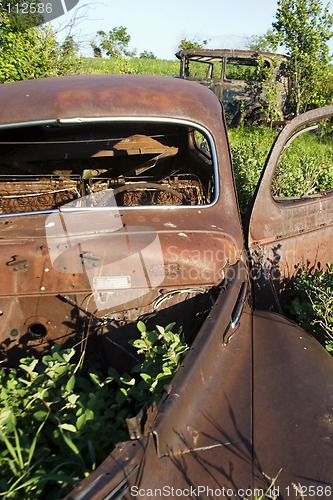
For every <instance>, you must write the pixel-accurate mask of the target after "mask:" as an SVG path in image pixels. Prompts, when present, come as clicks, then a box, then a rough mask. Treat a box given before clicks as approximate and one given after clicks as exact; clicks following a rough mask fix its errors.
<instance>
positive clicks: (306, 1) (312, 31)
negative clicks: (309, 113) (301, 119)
mask: <svg viewBox="0 0 333 500" xmlns="http://www.w3.org/2000/svg"><path fill="white" fill-rule="evenodd" d="M332 28H333V14H332V13H331V12H330V8H329V4H328V5H326V6H324V5H323V2H322V1H321V0H278V2H277V12H276V15H275V21H274V22H273V23H272V28H271V29H269V30H268V31H267V32H266V34H265V35H263V36H259V37H253V38H252V43H251V45H250V47H251V49H253V50H271V51H273V52H276V51H277V50H278V49H279V48H282V50H283V51H284V53H285V54H286V55H287V56H288V57H289V62H288V74H289V77H290V80H291V82H292V84H291V89H290V100H289V104H290V112H292V113H294V114H295V115H298V114H300V113H302V112H304V111H306V110H307V109H311V108H314V107H318V106H323V105H324V104H326V103H328V102H330V101H331V99H332V94H331V93H329V94H326V93H323V91H324V90H325V87H323V85H322V82H325V81H327V79H328V78H329V77H330V73H329V69H328V66H329V62H330V60H331V57H330V54H329V48H328V45H327V42H328V41H329V40H330V39H331V38H332V34H333V32H332Z"/></svg>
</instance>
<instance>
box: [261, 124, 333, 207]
mask: <svg viewBox="0 0 333 500" xmlns="http://www.w3.org/2000/svg"><path fill="white" fill-rule="evenodd" d="M332 130H333V123H332V121H331V120H328V121H326V122H320V123H319V122H318V123H314V124H313V125H312V126H310V127H306V128H305V129H300V130H299V131H298V132H297V133H295V134H294V136H293V137H292V140H290V141H289V144H288V145H287V147H286V148H285V150H284V152H283V154H282V155H281V157H280V160H279V163H278V166H277V169H276V171H275V173H274V176H273V179H272V185H271V192H272V196H273V198H274V199H275V200H276V201H278V202H290V201H297V200H301V199H307V198H314V197H318V196H325V194H327V193H328V192H329V191H332V190H333V147H332Z"/></svg>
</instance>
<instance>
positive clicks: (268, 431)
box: [0, 75, 333, 500]
mask: <svg viewBox="0 0 333 500" xmlns="http://www.w3.org/2000/svg"><path fill="white" fill-rule="evenodd" d="M332 117H333V106H329V107H326V108H323V109H321V110H315V111H311V112H308V113H306V114H305V115H303V116H300V117H298V118H296V119H295V120H293V121H291V122H290V123H289V124H288V125H287V126H286V127H285V128H284V130H283V131H282V132H281V134H280V136H279V137H278V139H277V141H276V143H275V145H274V148H273V150H272V152H271V154H270V157H269V159H268V161H267V164H266V167H265V169H264V170H263V174H262V178H261V180H260V183H259V186H258V189H257V193H256V196H255V199H254V201H253V206H252V207H251V209H250V210H249V216H248V219H247V220H248V222H247V223H246V224H245V223H244V224H242V222H241V218H240V214H239V207H238V203H237V196H236V191H235V185H234V179H233V171H232V164H231V157H230V151H229V146H228V140H227V132H226V124H225V121H224V117H223V113H222V107H221V103H220V102H219V101H218V99H217V98H216V96H215V95H214V93H213V92H210V91H208V90H207V89H206V88H204V87H203V86H200V85H197V84H195V83H193V82H186V81H184V80H182V79H169V78H159V77H145V76H137V75H135V76H134V75H126V76H124V75H123V76H119V75H118V76H111V75H104V76H82V77H64V78H54V79H47V80H36V81H26V82H19V83H14V84H8V85H3V86H2V87H1V89H0V168H1V176H0V182H1V188H0V191H1V212H2V213H1V215H0V228H1V240H0V255H1V261H0V265H1V278H2V285H1V292H0V310H1V316H0V327H1V348H2V356H3V362H4V363H7V365H12V366H15V362H16V360H17V359H18V357H19V356H22V355H24V354H27V353H30V354H31V353H32V354H35V355H36V356H38V355H40V354H41V353H44V352H47V350H48V349H49V347H50V345H52V344H54V343H61V344H64V345H67V344H71V343H76V342H77V341H78V340H79V339H81V338H82V335H85V336H88V337H89V339H91V341H92V348H93V346H94V345H95V346H96V345H97V347H98V349H99V352H102V353H103V358H104V362H105V363H106V364H107V365H108V366H113V367H116V368H117V369H118V370H126V369H127V368H128V366H129V365H130V364H131V363H132V357H131V354H130V352H127V346H128V339H131V338H134V337H135V336H136V335H137V329H136V323H137V321H138V320H140V321H142V322H145V323H146V324H147V326H148V327H154V325H163V326H165V325H167V324H168V323H170V322H171V321H176V322H177V323H178V324H179V325H182V326H183V328H184V333H185V336H186V340H187V342H188V344H189V345H190V351H189V353H188V354H187V356H186V357H185V360H184V362H183V365H182V366H181V368H180V370H179V371H178V372H177V374H176V375H175V377H174V378H173V380H172V384H171V385H170V386H168V387H166V391H165V395H164V397H163V398H162V400H161V401H160V402H159V404H158V406H154V407H153V408H150V409H148V410H147V415H146V420H145V421H144V422H142V428H141V432H142V436H141V437H139V438H137V439H135V440H130V439H129V440H128V441H127V442H124V443H120V444H119V445H118V446H116V448H115V449H114V450H113V451H112V453H110V455H109V456H108V457H107V458H106V460H105V461H104V462H103V463H102V464H101V465H100V466H99V467H98V468H97V469H96V470H95V471H94V472H92V474H91V475H90V476H89V477H88V478H86V479H84V480H83V481H82V482H81V483H80V484H78V485H77V486H76V487H75V489H74V490H73V491H72V493H70V494H69V496H68V498H70V499H73V500H74V499H75V500H88V499H91V498H94V499H106V498H108V499H116V498H117V499H119V498H127V499H128V498H135V497H137V496H140V497H141V498H149V497H154V498H163V496H172V495H171V493H172V491H173V492H174V493H173V494H174V496H182V497H185V496H192V497H193V498H196V497H197V498H216V497H218V496H221V497H223V496H225V497H227V498H228V497H235V498H251V495H252V494H253V495H252V497H254V495H255V494H256V493H255V492H257V493H258V492H259V491H262V492H263V491H265V489H266V488H268V487H269V486H270V485H271V486H272V483H271V478H275V477H276V476H278V478H277V481H276V483H275V485H274V488H275V490H274V491H275V492H277V491H278V492H279V493H278V494H279V496H278V498H300V495H303V496H306V495H307V492H311V496H313V495H312V493H313V492H314V491H315V492H317V493H318V497H319V496H320V497H321V498H330V497H331V493H332V477H333V448H332V440H333V427H332V419H333V391H332V388H333V361H332V358H331V356H330V355H329V354H328V353H327V352H326V351H325V350H324V348H323V347H322V346H320V344H319V343H318V342H317V341H316V340H314V339H313V338H311V336H310V335H308V334H307V333H306V332H305V331H303V330H302V329H300V328H299V327H298V326H297V325H295V324H294V323H292V322H290V321H289V320H288V319H286V317H284V316H283V315H282V314H281V312H282V308H283V305H282V304H281V302H280V300H279V294H280V292H281V291H282V289H283V286H284V284H285V283H286V282H287V281H288V280H289V279H290V278H292V277H293V276H294V275H295V273H296V272H297V269H299V268H300V267H301V266H302V265H303V264H307V265H309V266H315V265H316V264H317V263H318V262H321V264H322V265H323V266H324V265H325V264H326V263H328V262H329V261H332V259H333V255H332V253H333V237H332V224H333V217H332V213H333V191H327V192H325V193H319V194H317V195H316V196H309V197H307V198H294V199H290V198H289V199H282V198H281V199H274V198H273V196H272V195H271V184H272V178H273V176H274V172H275V170H276V168H277V164H278V162H279V159H280V157H281V155H282V154H284V152H285V151H286V150H287V149H288V145H289V143H290V142H291V141H293V140H294V139H295V140H297V138H298V137H299V135H300V134H306V133H308V132H307V130H308V129H309V130H310V132H309V133H311V134H313V131H314V127H315V125H317V128H318V126H319V128H320V123H321V122H322V121H323V120H325V121H327V120H330V119H331V118H332ZM318 140H319V139H318ZM325 140H327V141H331V135H330V134H328V135H327V137H326V139H325ZM328 144H329V145H330V144H331V142H328ZM261 299H264V300H261ZM259 301H261V302H263V303H266V304H267V308H266V310H264V309H263V310H258V303H259ZM274 309H275V310H276V311H278V312H274ZM90 352H91V351H90ZM139 434H140V433H138V435H139ZM110 452H111V450H110ZM294 485H296V486H295V487H294ZM297 488H298V489H297ZM300 488H301V489H300ZM190 492H191V493H190ZM251 492H252V493H251ZM299 492H300V493H299ZM271 493H272V492H271ZM272 494H273V493H272ZM257 496H258V495H257Z"/></svg>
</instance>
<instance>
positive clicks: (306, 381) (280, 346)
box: [253, 312, 333, 498]
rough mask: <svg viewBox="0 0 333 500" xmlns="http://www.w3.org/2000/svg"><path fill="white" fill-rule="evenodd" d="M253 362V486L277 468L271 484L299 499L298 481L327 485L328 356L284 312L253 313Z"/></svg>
mask: <svg viewBox="0 0 333 500" xmlns="http://www.w3.org/2000/svg"><path fill="white" fill-rule="evenodd" d="M253 363H254V365H253V366H254V368H255V369H254V371H253V419H254V426H253V432H254V434H253V442H254V456H255V457H256V460H257V461H258V464H260V468H261V471H258V472H261V473H260V474H256V479H255V485H257V486H259V485H260V484H263V475H262V473H265V474H266V475H267V476H269V477H271V478H274V477H276V475H277V474H278V472H279V470H280V469H281V473H280V475H279V477H278V480H277V483H276V486H277V487H279V488H280V494H281V495H282V496H283V497H285V498H287V497H288V498H300V496H299V494H297V490H296V486H298V485H301V486H303V492H305V491H308V488H309V486H312V489H315V488H317V486H319V487H322V486H323V487H325V485H330V486H332V478H333V461H332V440H333V363H332V357H331V356H330V355H329V354H328V353H327V352H326V351H325V350H324V348H323V347H322V346H320V344H319V343H318V342H317V341H316V340H315V339H314V338H312V337H311V336H310V335H309V334H307V333H306V332H304V330H302V329H301V328H299V327H298V326H297V325H295V324H294V323H292V322H290V321H288V320H287V319H286V318H284V317H283V316H280V315H278V314H275V313H269V312H255V313H254V322H253ZM293 484H295V487H293ZM299 491H300V490H299ZM316 491H319V489H318V490H316ZM330 496H331V495H330V494H329V495H328V496H327V498H328V497H330ZM318 497H319V495H318Z"/></svg>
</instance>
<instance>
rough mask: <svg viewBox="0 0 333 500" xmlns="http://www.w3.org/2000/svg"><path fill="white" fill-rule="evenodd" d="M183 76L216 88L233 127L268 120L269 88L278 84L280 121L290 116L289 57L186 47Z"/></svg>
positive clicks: (181, 57)
mask: <svg viewBox="0 0 333 500" xmlns="http://www.w3.org/2000/svg"><path fill="white" fill-rule="evenodd" d="M176 56H177V57H178V59H179V60H180V72H179V76H180V78H184V79H186V80H192V81H196V82H199V83H201V84H202V85H205V86H206V87H208V88H209V89H210V90H212V91H213V92H214V93H215V94H216V96H217V97H218V99H219V101H220V102H221V103H222V104H223V107H224V114H225V118H226V121H227V124H228V125H229V126H237V125H239V124H240V123H241V121H243V122H245V123H247V124H258V123H265V122H266V121H267V117H266V116H265V112H264V110H265V109H267V108H268V105H269V99H270V98H269V96H268V93H267V87H269V88H270V90H272V88H274V87H276V98H275V104H274V110H275V113H276V114H277V115H279V120H280V121H281V120H283V119H285V118H286V117H287V116H288V98H289V93H290V79H289V77H288V75H287V70H286V63H287V61H288V59H287V57H286V56H283V55H280V54H272V53H270V52H259V51H257V52H254V51H251V50H230V49H186V50H180V51H179V52H177V54H176Z"/></svg>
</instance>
